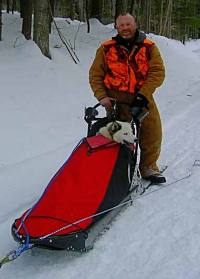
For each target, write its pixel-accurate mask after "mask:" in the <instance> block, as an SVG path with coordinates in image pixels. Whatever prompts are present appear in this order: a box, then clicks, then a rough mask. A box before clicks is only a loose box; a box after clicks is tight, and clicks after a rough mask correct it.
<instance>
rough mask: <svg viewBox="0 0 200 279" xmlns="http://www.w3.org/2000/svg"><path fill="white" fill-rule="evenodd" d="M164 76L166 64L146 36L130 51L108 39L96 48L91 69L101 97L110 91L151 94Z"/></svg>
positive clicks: (94, 84)
mask: <svg viewBox="0 0 200 279" xmlns="http://www.w3.org/2000/svg"><path fill="white" fill-rule="evenodd" d="M164 77H165V68H164V65H163V60H162V58H161V55H160V53H159V50H158V48H157V46H156V45H155V43H153V42H152V41H151V40H149V39H147V38H144V39H143V41H142V42H141V43H140V44H136V45H135V46H134V47H133V49H132V51H131V52H129V51H128V50H127V49H126V48H125V47H124V46H121V45H119V44H117V43H116V41H115V40H113V39H112V40H109V41H106V42H105V43H103V44H102V45H101V46H100V48H99V49H98V50H97V53H96V57H95V59H94V61H93V64H92V66H91V68H90V72H89V81H90V85H91V87H92V90H93V92H94V95H95V97H96V98H97V99H98V100H100V99H102V98H104V97H107V96H109V91H116V92H120V93H122V92H128V93H130V94H134V93H135V92H137V91H140V92H141V93H143V94H144V95H145V96H146V97H147V98H150V96H152V94H153V93H154V91H155V90H156V88H157V87H159V86H160V85H161V84H162V82H163V80H164Z"/></svg>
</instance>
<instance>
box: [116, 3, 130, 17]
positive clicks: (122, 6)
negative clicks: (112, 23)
mask: <svg viewBox="0 0 200 279" xmlns="http://www.w3.org/2000/svg"><path fill="white" fill-rule="evenodd" d="M124 12H127V1H126V0H116V10H115V18H117V16H118V15H119V14H121V13H124Z"/></svg>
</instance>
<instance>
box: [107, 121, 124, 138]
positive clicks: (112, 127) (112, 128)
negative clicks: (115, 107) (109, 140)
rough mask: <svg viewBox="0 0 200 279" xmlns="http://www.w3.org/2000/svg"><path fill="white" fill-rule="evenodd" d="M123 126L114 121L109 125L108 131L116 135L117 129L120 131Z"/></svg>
mask: <svg viewBox="0 0 200 279" xmlns="http://www.w3.org/2000/svg"><path fill="white" fill-rule="evenodd" d="M121 128H122V126H121V125H120V124H119V123H118V122H116V121H115V122H112V123H111V125H110V126H109V127H108V131H109V133H110V134H111V135H114V134H115V133H116V132H117V131H119V130H120V129H121Z"/></svg>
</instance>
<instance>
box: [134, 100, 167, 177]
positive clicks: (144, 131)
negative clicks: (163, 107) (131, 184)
mask: <svg viewBox="0 0 200 279" xmlns="http://www.w3.org/2000/svg"><path fill="white" fill-rule="evenodd" d="M161 142H162V126H161V120H160V115H159V112H158V109H157V106H156V104H155V102H154V101H152V102H150V104H149V115H148V116H147V117H146V118H145V119H144V120H143V122H142V124H141V130H140V136H139V144H140V150H141V156H140V171H141V175H142V177H147V176H150V175H151V174H153V173H159V168H158V166H157V160H158V158H159V155H160V150H161Z"/></svg>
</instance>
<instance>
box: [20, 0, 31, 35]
mask: <svg viewBox="0 0 200 279" xmlns="http://www.w3.org/2000/svg"><path fill="white" fill-rule="evenodd" d="M23 9H24V17H23V23H22V34H24V37H25V38H26V39H27V40H30V39H31V29H32V28H31V27H32V0H26V1H25V2H24V7H23Z"/></svg>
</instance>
